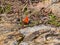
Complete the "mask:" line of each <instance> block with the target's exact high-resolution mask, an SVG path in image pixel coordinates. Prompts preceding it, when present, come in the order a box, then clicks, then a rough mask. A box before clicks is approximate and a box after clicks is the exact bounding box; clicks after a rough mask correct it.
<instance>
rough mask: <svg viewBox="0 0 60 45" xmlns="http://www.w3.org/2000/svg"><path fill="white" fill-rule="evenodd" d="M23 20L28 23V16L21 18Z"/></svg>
mask: <svg viewBox="0 0 60 45" xmlns="http://www.w3.org/2000/svg"><path fill="white" fill-rule="evenodd" d="M23 22H24V23H27V24H28V23H29V18H28V16H26V17H25V18H24V19H23Z"/></svg>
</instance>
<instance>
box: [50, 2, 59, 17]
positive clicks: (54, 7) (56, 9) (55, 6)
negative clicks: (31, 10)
mask: <svg viewBox="0 0 60 45" xmlns="http://www.w3.org/2000/svg"><path fill="white" fill-rule="evenodd" d="M51 10H52V13H53V14H54V15H55V16H57V17H60V3H57V4H53V5H52V6H51Z"/></svg>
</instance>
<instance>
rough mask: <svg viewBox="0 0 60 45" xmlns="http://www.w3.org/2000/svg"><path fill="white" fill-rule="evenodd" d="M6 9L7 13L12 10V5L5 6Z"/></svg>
mask: <svg viewBox="0 0 60 45" xmlns="http://www.w3.org/2000/svg"><path fill="white" fill-rule="evenodd" d="M4 10H5V13H9V12H10V11H11V5H10V4H7V5H6V6H5V8H4Z"/></svg>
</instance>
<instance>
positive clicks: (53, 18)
mask: <svg viewBox="0 0 60 45" xmlns="http://www.w3.org/2000/svg"><path fill="white" fill-rule="evenodd" d="M48 23H49V24H52V25H55V26H60V23H59V22H58V21H57V17H56V16H54V14H49V21H48Z"/></svg>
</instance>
